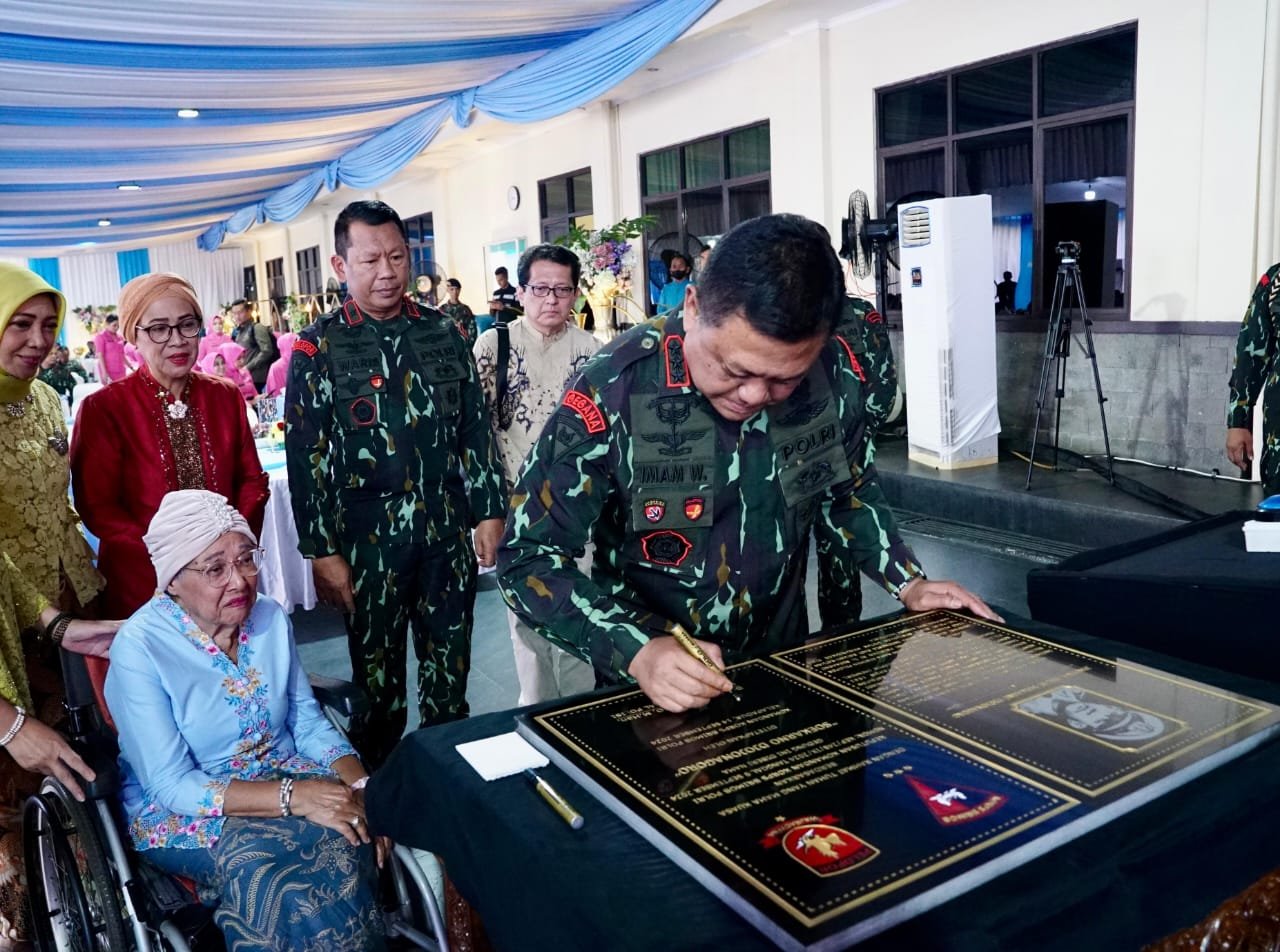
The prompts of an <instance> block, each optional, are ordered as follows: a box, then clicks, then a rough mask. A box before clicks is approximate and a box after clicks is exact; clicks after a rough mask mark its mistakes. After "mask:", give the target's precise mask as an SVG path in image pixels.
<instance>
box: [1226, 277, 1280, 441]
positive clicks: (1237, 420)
mask: <svg viewBox="0 0 1280 952" xmlns="http://www.w3.org/2000/svg"><path fill="white" fill-rule="evenodd" d="M1278 280H1280V264H1273V265H1272V266H1271V267H1270V268H1268V269H1267V272H1266V273H1265V274H1264V275H1263V276H1262V277H1261V278H1259V279H1258V286H1257V287H1255V288H1254V289H1253V297H1251V298H1250V299H1249V307H1248V309H1247V310H1246V311H1245V312H1244V320H1242V321H1241V322H1240V334H1239V336H1238V337H1237V338H1236V363H1235V367H1234V368H1233V369H1232V371H1231V396H1230V398H1229V400H1228V402H1227V426H1229V427H1243V428H1244V429H1253V405H1254V403H1255V402H1256V401H1257V399H1258V395H1259V394H1260V393H1261V392H1262V384H1263V382H1264V381H1265V380H1266V379H1267V372H1268V370H1269V369H1270V367H1271V364H1272V362H1273V361H1274V360H1275V357H1276V326H1275V310H1274V309H1275V307H1276V295H1277V294H1280V284H1278V283H1277V281H1278Z"/></svg>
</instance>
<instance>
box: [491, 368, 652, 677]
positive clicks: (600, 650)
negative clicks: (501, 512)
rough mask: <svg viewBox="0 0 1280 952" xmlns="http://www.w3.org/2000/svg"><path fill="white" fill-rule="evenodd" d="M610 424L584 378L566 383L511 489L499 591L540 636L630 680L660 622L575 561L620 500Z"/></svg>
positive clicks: (614, 431)
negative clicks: (635, 608) (638, 654)
mask: <svg viewBox="0 0 1280 952" xmlns="http://www.w3.org/2000/svg"><path fill="white" fill-rule="evenodd" d="M616 424H617V421H616V415H615V414H612V413H609V412H608V411H605V410H603V409H602V408H601V407H600V405H599V403H598V401H597V399H596V393H595V391H594V388H592V386H591V385H590V384H589V383H588V382H587V381H586V380H585V379H584V378H583V377H581V376H579V377H577V378H576V379H575V380H573V381H570V383H569V386H568V389H567V390H566V392H565V398H564V402H562V404H561V406H560V407H559V408H558V409H557V410H556V412H555V413H554V414H553V415H552V417H551V419H550V420H549V421H548V423H547V426H546V428H545V429H543V431H542V436H541V437H540V438H539V439H538V442H537V443H535V444H534V447H533V450H532V451H531V452H530V456H529V460H528V462H527V463H526V465H525V469H524V472H523V473H522V474H521V478H520V481H519V483H518V484H517V485H516V488H515V491H514V492H513V494H512V497H511V515H510V517H509V518H508V520H507V528H506V532H505V533H504V535H503V538H502V546H501V548H500V549H499V550H498V587H499V588H500V589H501V590H502V595H503V598H505V599H506V601H507V604H508V605H510V606H511V610H512V611H514V612H515V613H516V614H517V615H518V616H520V618H521V619H523V620H524V621H525V622H527V623H528V624H530V625H532V626H533V627H534V628H536V629H537V630H538V632H539V634H541V635H542V636H543V637H545V638H547V639H548V640H549V641H551V642H552V643H553V644H556V645H558V646H559V647H561V648H564V649H565V650H566V651H569V652H570V653H572V654H574V655H576V656H578V657H580V658H582V659H584V660H585V661H587V662H589V663H591V664H592V665H594V667H595V668H596V670H598V671H601V672H603V673H605V674H606V675H611V676H612V677H613V678H615V679H618V680H628V679H629V675H628V674H627V668H628V667H629V666H630V664H631V660H632V659H633V658H634V657H635V655H636V652H638V651H639V650H640V649H641V648H642V647H643V646H644V645H645V644H646V643H647V642H648V640H649V637H650V633H651V632H652V633H657V632H659V631H661V630H663V629H664V628H665V623H664V622H663V621H662V620H661V619H658V618H656V616H653V615H650V614H641V613H638V612H634V611H631V610H629V609H628V608H627V607H626V606H625V605H623V604H622V603H620V602H619V601H618V600H617V599H614V598H611V597H610V596H609V595H608V594H607V593H606V592H605V591H604V590H603V589H602V588H600V587H599V586H598V585H596V584H595V583H594V582H593V581H592V580H591V579H590V578H588V577H587V576H586V575H585V574H583V573H582V572H581V571H580V570H579V568H578V566H577V564H576V563H575V561H574V560H575V559H576V558H578V557H580V556H581V555H582V553H583V551H584V550H585V548H586V544H587V542H588V540H589V539H590V538H591V534H592V529H593V528H594V526H595V524H596V522H597V520H599V519H600V518H601V516H602V514H604V513H605V512H606V511H607V510H608V509H610V508H611V507H616V506H618V502H617V500H616V499H615V498H614V497H615V493H614V492H613V489H612V487H613V486H614V481H615V479H616V474H617V473H618V471H619V462H620V457H622V456H623V455H625V450H624V449H623V448H621V447H620V446H619V444H620V442H621V441H622V437H621V436H619V435H618V434H619V431H620V429H621V428H620V427H618V426H617V425H616ZM599 557H600V556H599V555H598V554H597V558H599Z"/></svg>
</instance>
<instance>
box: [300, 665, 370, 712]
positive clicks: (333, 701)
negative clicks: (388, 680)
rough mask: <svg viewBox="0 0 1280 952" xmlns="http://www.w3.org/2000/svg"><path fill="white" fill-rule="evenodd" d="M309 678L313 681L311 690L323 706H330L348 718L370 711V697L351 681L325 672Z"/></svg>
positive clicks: (332, 709) (329, 707)
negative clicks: (326, 675)
mask: <svg viewBox="0 0 1280 952" xmlns="http://www.w3.org/2000/svg"><path fill="white" fill-rule="evenodd" d="M308 678H309V680H310V681H311V690H312V692H313V693H314V694H315V696H316V700H317V701H318V702H319V703H320V706H321V707H324V708H328V709H329V710H331V711H333V712H335V713H337V714H340V715H342V716H343V717H346V718H351V717H354V716H355V715H357V714H364V713H366V712H368V710H369V699H368V698H367V697H365V695H364V692H363V691H361V690H360V689H359V688H358V687H356V686H355V685H354V684H352V683H351V682H350V681H343V680H342V679H341V678H327V677H325V676H324V675H323V674H312V675H309V676H308Z"/></svg>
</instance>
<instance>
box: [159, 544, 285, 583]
mask: <svg viewBox="0 0 1280 952" xmlns="http://www.w3.org/2000/svg"><path fill="white" fill-rule="evenodd" d="M263 551H264V549H263V548H262V547H261V546H258V547H257V548H253V549H245V550H244V551H243V552H241V553H240V555H239V556H238V557H236V558H234V559H217V560H215V561H213V562H209V563H207V564H205V565H184V566H183V567H182V568H181V569H180V570H179V573H181V572H194V573H195V574H196V575H199V576H202V577H203V578H204V580H205V581H206V582H208V583H209V585H210V586H212V587H214V588H221V587H222V586H224V585H226V584H227V583H228V582H230V581H231V573H232V571H233V570H234V571H236V572H239V573H240V576H241V577H242V578H253V577H254V576H256V575H257V574H258V571H259V570H260V569H261V568H262V553H263Z"/></svg>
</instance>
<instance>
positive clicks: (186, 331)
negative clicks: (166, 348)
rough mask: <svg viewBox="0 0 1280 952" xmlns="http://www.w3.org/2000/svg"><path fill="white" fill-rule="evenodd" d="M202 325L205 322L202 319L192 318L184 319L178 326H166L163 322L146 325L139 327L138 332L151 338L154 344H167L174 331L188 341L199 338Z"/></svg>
mask: <svg viewBox="0 0 1280 952" xmlns="http://www.w3.org/2000/svg"><path fill="white" fill-rule="evenodd" d="M202 324H203V322H202V321H201V320H200V318H198V317H194V316H192V317H184V318H183V319H182V320H180V321H178V323H176V324H166V323H164V322H163V321H156V322H155V323H154V324H144V325H141V326H139V327H138V330H139V331H141V332H142V333H144V334H146V335H147V336H148V337H150V338H151V342H152V343H153V344H167V343H168V342H169V338H170V337H172V336H173V332H174V331H177V332H178V333H179V334H180V335H182V336H183V337H185V338H187V339H188V340H189V339H191V338H192V337H199V336H200V327H201V326H202Z"/></svg>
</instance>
